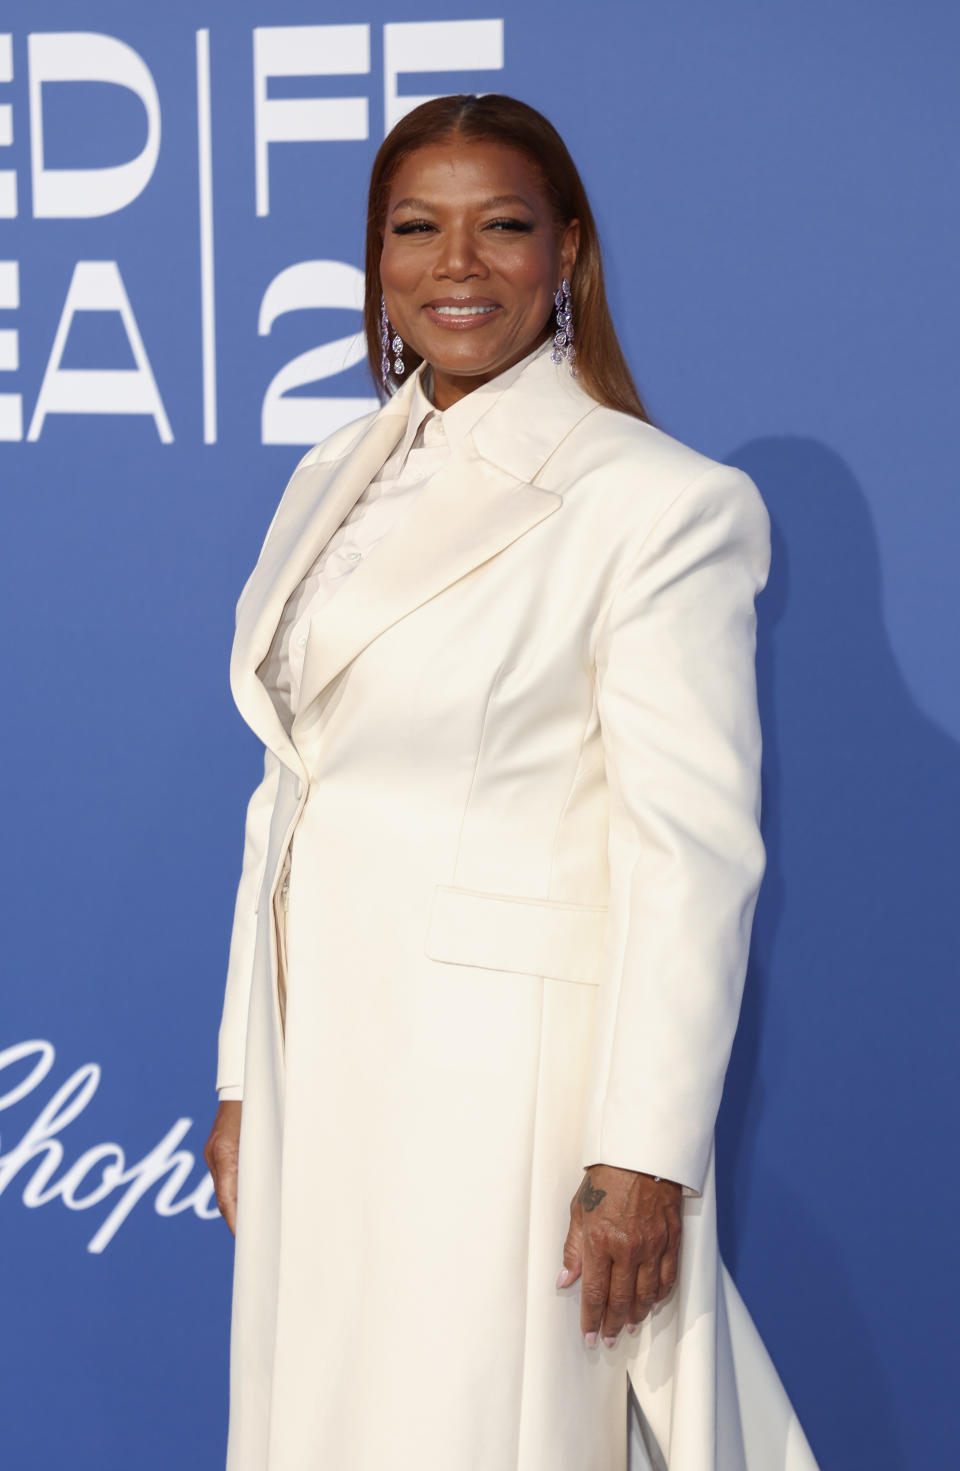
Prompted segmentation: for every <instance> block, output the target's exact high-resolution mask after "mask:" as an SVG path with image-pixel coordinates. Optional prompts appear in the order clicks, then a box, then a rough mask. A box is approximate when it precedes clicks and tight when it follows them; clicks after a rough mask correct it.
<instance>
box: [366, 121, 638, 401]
mask: <svg viewBox="0 0 960 1471" xmlns="http://www.w3.org/2000/svg"><path fill="white" fill-rule="evenodd" d="M574 265H576V270H574ZM564 277H569V278H570V281H571V292H572V313H573V318H574V321H575V322H576V324H577V356H578V367H579V373H580V376H581V381H582V382H583V385H584V387H585V388H586V389H587V391H588V392H589V393H590V394H591V395H592V396H593V397H594V398H595V399H596V400H597V401H598V402H599V403H602V404H606V405H607V407H608V408H613V409H619V410H621V411H622V412H625V413H628V414H632V415H634V416H635V417H637V418H639V419H644V420H646V419H647V417H648V416H647V412H646V410H645V408H644V406H643V404H642V402H641V400H640V396H639V394H638V393H637V389H636V386H635V384H634V382H633V378H632V376H631V373H630V369H629V368H628V367H627V363H626V360H625V358H624V356H623V353H622V351H621V349H620V344H619V342H618V340H617V334H616V332H615V330H614V326H613V322H612V321H611V318H610V311H609V307H608V306H607V298H606V291H605V288H604V282H603V264H602V260H601V255H600V241H599V237H598V234H597V227H596V223H595V222H594V218H593V211H592V210H591V208H590V203H589V200H588V199H587V194H586V190H585V189H584V187H583V184H582V182H581V179H580V176H579V174H578V172H577V169H576V166H575V165H574V163H573V160H572V159H571V157H570V154H569V152H568V150H567V147H566V145H565V143H564V142H563V139H562V138H561V137H560V135H559V133H557V131H556V129H555V128H554V127H552V126H551V124H550V123H549V122H548V121H547V119H546V118H544V117H542V116H541V114H540V113H538V112H536V111H535V110H534V109H533V108H531V107H528V106H527V105H526V104H525V103H522V102H518V101H517V100H516V99H514V98H512V97H502V96H499V95H496V94H489V95H487V96H485V97H466V98H464V97H440V98H437V99H436V100H435V101H433V102H430V103H427V104H426V105H424V106H422V107H418V108H415V109H414V111H413V112H411V113H408V114H407V116H406V117H405V118H403V119H401V121H400V122H399V123H398V124H397V125H396V127H395V128H394V129H393V131H392V132H391V133H390V134H389V136H388V137H387V138H386V139H385V140H384V142H383V144H382V145H381V147H380V151H379V153H378V154H377V157H376V159H375V161H374V165H373V169H372V172H371V176H370V190H369V202H368V210H367V250H366V299H365V309H364V316H365V324H366V331H367V340H368V342H369V343H370V366H371V369H372V370H373V372H374V375H375V377H379V375H380V349H379V338H380V309H381V293H382V295H383V299H384V301H385V302H386V308H387V313H388V316H389V320H390V323H391V325H392V326H393V327H394V329H395V330H396V331H398V332H399V335H400V337H401V338H402V339H403V342H404V354H403V363H404V368H405V370H406V371H408V372H409V370H410V369H411V368H416V367H417V365H418V364H419V363H420V362H421V361H422V360H423V359H426V360H427V361H428V362H429V363H430V364H431V366H432V367H433V369H434V373H435V374H436V373H437V372H438V371H439V375H440V376H439V385H440V386H439V395H440V396H439V399H438V400H437V406H438V407H441V408H446V407H449V405H450V404H451V403H453V402H454V401H455V400H456V399H457V398H459V397H461V396H462V395H463V394H464V393H469V392H470V391H471V389H473V388H475V387H477V385H478V384H479V383H483V382H487V381H488V380H489V378H490V377H491V376H493V375H494V374H495V373H498V372H502V371H503V370H504V369H506V368H509V367H511V366H512V365H513V363H515V362H518V361H519V360H520V359H521V358H522V357H524V356H525V355H526V353H527V352H529V350H530V348H531V347H533V346H535V345H537V344H538V343H539V342H542V341H544V340H545V339H546V338H548V337H549V336H551V335H552V332H553V324H552V317H551V313H552V310H553V306H554V300H555V293H556V291H557V288H558V287H559V286H560V283H561V281H562V279H563V278H564ZM464 302H467V303H469V304H470V305H472V306H474V307H476V308H483V309H485V312H486V314H483V313H479V312H478V315H479V316H480V321H481V324H482V326H483V330H482V331H480V330H477V331H475V332H474V331H473V330H471V336H470V341H469V342H466V341H460V340H459V338H456V337H455V336H454V334H455V333H458V332H460V331H463V330H465V329H466V330H469V329H472V328H473V326H474V318H473V316H472V314H471V316H470V319H469V321H468V320H467V319H466V318H464V317H463V304H464ZM444 319H445V320H444ZM431 327H433V328H435V329H436V330H435V331H434V332H432V333H429V335H428V332H429V329H430V328H431ZM431 354H436V357H434V356H431ZM435 382H436V379H435ZM396 383H397V375H395V374H392V375H391V377H390V383H389V386H390V387H391V388H393V387H395V386H396ZM448 395H450V396H449V397H448Z"/></svg>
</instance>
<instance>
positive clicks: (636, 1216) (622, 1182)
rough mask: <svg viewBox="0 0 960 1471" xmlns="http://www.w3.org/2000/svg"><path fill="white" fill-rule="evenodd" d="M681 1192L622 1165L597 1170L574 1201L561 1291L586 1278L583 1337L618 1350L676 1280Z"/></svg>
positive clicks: (589, 1344)
mask: <svg viewBox="0 0 960 1471" xmlns="http://www.w3.org/2000/svg"><path fill="white" fill-rule="evenodd" d="M682 1198H683V1189H682V1186H680V1185H677V1184H675V1183H674V1182H673V1181H672V1180H655V1179H654V1177H653V1176H652V1175H644V1174H635V1173H634V1172H633V1171H632V1170H621V1169H619V1168H618V1167H617V1166H616V1165H591V1166H590V1169H589V1170H588V1171H587V1173H586V1174H585V1175H584V1177H583V1183H582V1184H581V1186H580V1189H579V1190H578V1191H577V1193H576V1195H575V1196H574V1197H573V1200H572V1201H571V1202H570V1229H569V1231H568V1232H567V1239H566V1241H565V1242H564V1246H563V1268H562V1270H561V1272H560V1275H559V1276H558V1278H557V1286H558V1287H569V1286H570V1285H571V1284H572V1283H574V1282H576V1280H577V1278H578V1277H581V1276H582V1279H583V1280H582V1283H581V1286H580V1331H581V1332H582V1333H583V1334H584V1337H585V1340H586V1344H587V1347H588V1348H594V1347H595V1346H596V1343H597V1339H598V1336H599V1334H600V1333H601V1332H602V1334H603V1341H604V1343H606V1344H607V1345H608V1346H610V1347H612V1346H613V1344H614V1343H615V1342H616V1340H617V1335H618V1334H619V1332H620V1329H621V1328H623V1327H624V1325H626V1326H627V1331H628V1332H631V1333H635V1332H636V1330H637V1327H638V1325H639V1324H640V1322H641V1321H642V1319H644V1318H645V1317H646V1316H647V1313H649V1311H650V1309H651V1308H652V1307H654V1306H655V1304H656V1303H658V1302H662V1301H663V1299H664V1298H665V1297H666V1295H667V1293H668V1292H669V1291H670V1289H671V1288H672V1287H673V1284H674V1282H675V1281H676V1279H677V1267H678V1258H679V1252H680V1203H681V1200H682Z"/></svg>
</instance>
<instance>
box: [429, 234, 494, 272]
mask: <svg viewBox="0 0 960 1471" xmlns="http://www.w3.org/2000/svg"><path fill="white" fill-rule="evenodd" d="M433 275H434V280H444V279H446V280H450V281H468V280H470V279H471V278H472V277H474V276H476V277H480V278H483V277H485V276H487V275H489V271H488V269H487V267H486V266H485V265H484V263H483V259H482V257H481V256H480V254H479V252H478V251H477V248H476V244H475V242H474V240H473V237H472V236H471V235H469V234H467V233H466V232H464V233H463V234H459V233H454V232H452V231H449V232H447V234H445V235H444V236H443V238H442V239H441V241H440V249H439V251H438V253H437V258H436V261H435V262H434V267H433Z"/></svg>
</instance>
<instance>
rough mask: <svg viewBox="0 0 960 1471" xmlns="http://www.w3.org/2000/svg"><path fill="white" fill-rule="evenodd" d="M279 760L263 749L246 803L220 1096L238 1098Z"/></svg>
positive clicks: (225, 1003) (225, 1006) (225, 1004)
mask: <svg viewBox="0 0 960 1471" xmlns="http://www.w3.org/2000/svg"><path fill="white" fill-rule="evenodd" d="M279 780H280V761H279V760H278V758H277V757H276V756H275V755H274V754H273V752H272V751H271V750H270V749H269V747H267V748H265V751H264V760H263V780H262V782H261V783H260V785H259V786H258V787H257V788H256V790H255V791H254V793H253V796H252V797H251V798H250V801H249V803H248V804H247V818H246V825H245V829H244V842H243V864H242V867H241V870H240V882H239V884H238V886H237V900H236V904H235V906H234V914H233V932H232V934H231V937H230V955H229V960H228V963H227V984H226V992H225V995H224V1001H223V1014H222V1017H221V1020H220V1037H219V1056H218V1063H217V1091H218V1093H219V1095H220V1098H221V1100H223V1099H226V1098H231V1099H236V1098H242V1097H243V1066H244V1051H245V1045H246V1036H247V1011H248V1008H249V1005H250V986H251V982H252V979H253V963H254V953H255V947H256V938H257V903H258V899H259V896H260V890H261V888H262V886H263V877H264V871H265V869H266V864H267V844H268V841H269V837H270V820H271V817H272V815H273V808H274V804H275V802H276V798H277V788H278V785H279Z"/></svg>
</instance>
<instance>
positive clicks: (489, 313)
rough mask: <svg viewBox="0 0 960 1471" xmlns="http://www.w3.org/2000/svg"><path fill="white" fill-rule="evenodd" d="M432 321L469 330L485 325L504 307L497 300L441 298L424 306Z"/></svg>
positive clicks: (457, 328)
mask: <svg viewBox="0 0 960 1471" xmlns="http://www.w3.org/2000/svg"><path fill="white" fill-rule="evenodd" d="M423 310H424V311H425V312H426V314H427V316H428V317H429V318H430V320H431V322H435V323H436V324H437V326H438V327H446V328H452V329H453V330H454V331H457V332H464V331H469V330H470V329H471V328H473V327H485V326H486V324H487V323H488V322H489V321H491V320H492V319H493V318H494V317H495V316H496V315H497V313H498V312H499V311H502V307H500V306H499V305H498V303H497V302H495V301H484V300H482V299H480V300H477V299H472V300H468V301H457V300H456V299H450V298H448V299H446V300H443V299H440V300H438V301H431V302H428V303H427V305H426V306H425V307H424V308H423Z"/></svg>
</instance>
